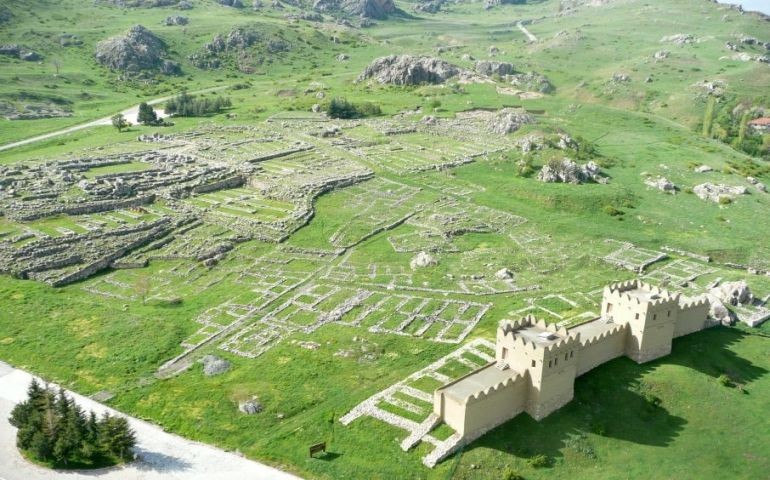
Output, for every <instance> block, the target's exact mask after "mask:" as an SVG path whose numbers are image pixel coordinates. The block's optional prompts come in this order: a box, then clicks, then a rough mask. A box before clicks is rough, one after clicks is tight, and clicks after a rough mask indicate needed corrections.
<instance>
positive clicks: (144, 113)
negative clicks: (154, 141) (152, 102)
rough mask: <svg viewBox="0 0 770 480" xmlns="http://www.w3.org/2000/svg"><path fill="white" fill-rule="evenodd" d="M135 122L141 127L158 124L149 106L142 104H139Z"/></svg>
mask: <svg viewBox="0 0 770 480" xmlns="http://www.w3.org/2000/svg"><path fill="white" fill-rule="evenodd" d="M136 120H137V121H138V122H139V123H141V124H143V125H155V124H156V123H158V115H157V114H156V113H155V110H153V108H152V107H151V106H149V105H147V103H145V102H142V103H140V104H139V113H138V114H137V116H136Z"/></svg>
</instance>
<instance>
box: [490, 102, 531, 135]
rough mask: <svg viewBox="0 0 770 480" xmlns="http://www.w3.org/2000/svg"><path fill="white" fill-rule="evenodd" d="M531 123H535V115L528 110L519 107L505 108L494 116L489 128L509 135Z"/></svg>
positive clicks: (497, 132)
mask: <svg viewBox="0 0 770 480" xmlns="http://www.w3.org/2000/svg"><path fill="white" fill-rule="evenodd" d="M529 123H535V117H533V116H532V115H530V114H528V113H527V112H526V111H524V110H522V109H517V108H504V109H502V110H499V111H498V112H497V113H496V114H495V115H494V116H493V117H492V119H491V120H490V121H489V124H488V126H487V130H489V131H490V132H492V133H496V134H498V135H507V134H509V133H513V132H515V131H516V130H518V129H520V128H521V127H522V125H526V124H529Z"/></svg>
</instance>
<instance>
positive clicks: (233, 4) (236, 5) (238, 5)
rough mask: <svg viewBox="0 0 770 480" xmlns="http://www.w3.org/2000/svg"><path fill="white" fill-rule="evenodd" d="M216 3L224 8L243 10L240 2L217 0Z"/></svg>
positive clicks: (238, 0)
mask: <svg viewBox="0 0 770 480" xmlns="http://www.w3.org/2000/svg"><path fill="white" fill-rule="evenodd" d="M217 3H218V4H220V5H224V6H225V7H233V8H243V2H242V1H241V0H217Z"/></svg>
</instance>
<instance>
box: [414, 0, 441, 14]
mask: <svg viewBox="0 0 770 480" xmlns="http://www.w3.org/2000/svg"><path fill="white" fill-rule="evenodd" d="M444 1H445V0H428V1H425V2H422V3H418V4H417V5H415V6H414V11H415V12H419V13H438V12H440V11H441V6H442V5H443V4H444Z"/></svg>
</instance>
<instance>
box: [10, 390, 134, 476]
mask: <svg viewBox="0 0 770 480" xmlns="http://www.w3.org/2000/svg"><path fill="white" fill-rule="evenodd" d="M27 397H28V398H27V400H25V401H23V402H21V403H19V404H17V405H16V406H15V407H14V408H13V410H12V411H11V416H10V418H9V421H10V423H11V424H12V425H13V426H15V427H16V428H18V429H19V430H18V433H17V434H16V445H17V446H18V447H19V449H21V450H22V451H24V452H25V453H26V454H27V455H30V456H32V457H33V458H34V459H36V460H39V461H42V462H50V463H52V464H53V465H54V466H68V465H70V464H72V463H73V462H76V463H77V464H78V466H82V464H83V463H86V464H88V463H90V464H92V465H98V466H103V465H105V464H110V463H112V464H114V463H118V462H120V461H130V460H132V459H133V449H134V446H135V445H136V436H135V434H134V432H133V431H132V430H131V427H130V426H129V424H128V421H127V420H126V419H125V418H123V417H112V416H110V415H105V416H104V417H102V418H101V419H97V416H96V414H95V413H94V412H90V413H89V414H88V415H86V414H85V413H84V412H83V410H82V409H81V408H80V407H79V406H78V405H77V404H76V403H75V402H74V401H73V400H72V399H71V398H70V397H68V396H67V395H66V393H65V392H64V390H61V389H60V390H59V391H58V393H57V392H54V390H53V389H51V388H49V387H48V386H45V387H41V386H40V384H39V383H38V382H37V381H33V382H32V383H31V384H30V386H29V388H28V390H27Z"/></svg>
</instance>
